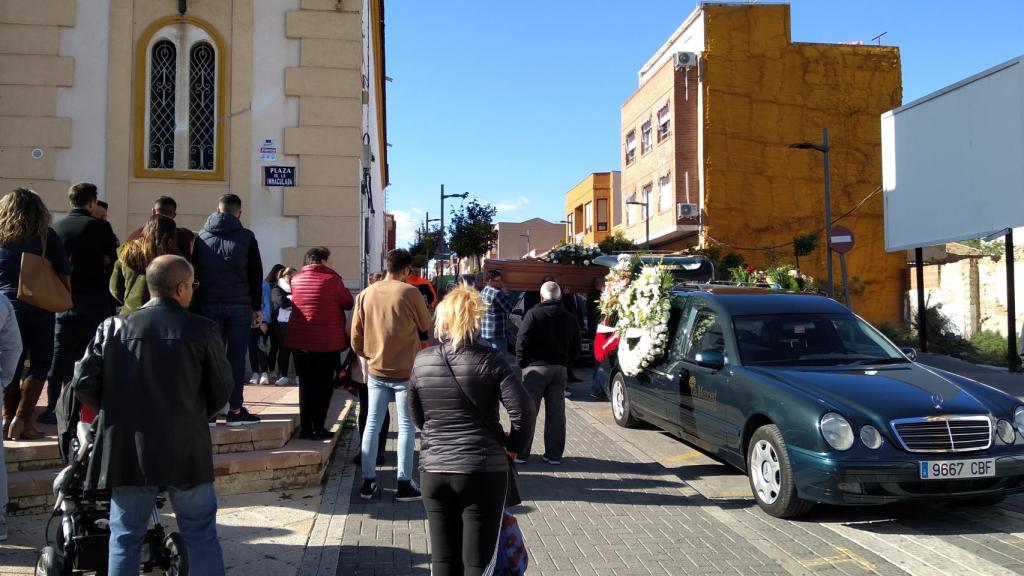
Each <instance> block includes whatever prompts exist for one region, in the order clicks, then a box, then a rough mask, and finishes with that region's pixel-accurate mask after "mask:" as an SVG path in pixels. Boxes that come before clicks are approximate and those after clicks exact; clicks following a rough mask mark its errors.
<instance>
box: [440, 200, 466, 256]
mask: <svg viewBox="0 0 1024 576" xmlns="http://www.w3.org/2000/svg"><path fill="white" fill-rule="evenodd" d="M468 197H469V192H463V193H462V194H445V193H444V184H441V220H440V221H441V242H442V243H444V244H445V245H447V242H445V237H444V199H445V198H462V199H463V200H465V199H466V198H468ZM440 249H441V247H440V246H438V250H440Z"/></svg>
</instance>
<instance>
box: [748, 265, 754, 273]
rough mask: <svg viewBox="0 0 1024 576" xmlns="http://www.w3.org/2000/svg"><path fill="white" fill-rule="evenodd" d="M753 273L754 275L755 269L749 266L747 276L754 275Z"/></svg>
mask: <svg viewBox="0 0 1024 576" xmlns="http://www.w3.org/2000/svg"><path fill="white" fill-rule="evenodd" d="M753 273H754V267H753V266H751V265H750V264H747V274H753Z"/></svg>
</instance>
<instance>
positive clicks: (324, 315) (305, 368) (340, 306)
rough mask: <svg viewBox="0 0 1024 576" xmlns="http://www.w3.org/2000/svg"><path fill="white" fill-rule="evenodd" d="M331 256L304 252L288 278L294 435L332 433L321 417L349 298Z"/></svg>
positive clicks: (342, 342)
mask: <svg viewBox="0 0 1024 576" xmlns="http://www.w3.org/2000/svg"><path fill="white" fill-rule="evenodd" d="M330 258H331V251H330V250H328V249H327V248H324V247H319V248H310V249H309V251H308V252H306V260H305V262H304V264H305V265H304V266H303V267H302V270H301V271H300V272H299V273H298V274H296V275H295V276H293V277H292V313H291V317H290V318H289V319H288V333H287V334H286V335H285V346H287V347H288V348H291V349H292V351H293V353H294V354H295V356H294V358H295V371H296V372H298V374H299V438H306V439H310V440H323V439H325V438H330V436H331V432H330V431H328V430H327V429H326V428H324V420H325V419H326V418H327V408H328V406H330V404H331V395H332V394H333V393H334V377H335V374H336V373H337V371H338V368H339V358H340V354H341V351H342V350H345V349H346V348H348V337H347V336H345V311H346V310H351V309H352V304H353V303H354V300H353V298H352V293H351V292H349V291H348V288H346V287H345V282H343V281H342V279H341V276H340V275H338V273H337V272H335V271H334V268H333V267H332V266H331V262H330Z"/></svg>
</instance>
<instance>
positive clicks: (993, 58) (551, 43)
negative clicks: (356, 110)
mask: <svg viewBox="0 0 1024 576" xmlns="http://www.w3.org/2000/svg"><path fill="white" fill-rule="evenodd" d="M791 4H792V11H791V12H792V33H793V40H794V41H804V42H849V41H856V40H861V41H864V42H865V43H868V42H869V41H870V40H871V38H872V37H874V36H876V35H878V34H880V33H882V32H887V34H886V35H885V36H884V37H883V39H882V43H883V44H887V45H894V46H899V48H900V52H901V56H902V63H903V98H904V102H905V103H906V102H910V101H911V100H913V99H916V98H918V97H920V96H923V95H925V94H928V93H929V92H932V91H934V90H937V89H939V88H941V87H943V86H946V85H948V84H951V83H953V82H956V81H958V80H960V79H963V78H965V77H967V76H970V75H972V74H975V73H977V72H980V71H982V70H984V69H986V68H988V67H991V66H993V65H995V64H998V63H1000V62H1003V61H1006V60H1009V59H1010V58H1013V57H1015V56H1018V55H1021V54H1022V53H1024V1H1020V0H989V1H986V0H978V1H976V2H972V3H967V2H962V1H960V2H954V1H949V0H885V1H883V0H827V1H826V0H794V1H793V2H791ZM386 7H387V12H386V18H387V20H386V26H387V75H388V76H390V77H391V78H393V81H392V82H391V83H389V85H388V141H389V142H390V143H391V145H392V148H391V149H390V151H389V154H388V160H389V163H390V169H391V181H392V185H391V187H390V188H389V189H388V209H389V210H391V211H393V212H395V213H396V219H397V221H398V236H399V245H403V246H404V245H406V244H407V243H408V242H409V240H410V239H411V235H412V229H413V228H415V227H416V226H418V225H419V223H420V222H422V220H423V218H424V212H430V217H431V218H436V217H437V216H438V214H439V212H440V204H439V202H440V200H439V190H440V186H441V184H442V183H443V184H445V191H446V192H447V193H449V194H451V193H461V192H469V193H470V195H471V196H475V197H477V198H479V199H480V200H481V201H485V202H489V203H491V204H493V205H495V206H497V207H498V209H499V212H498V219H499V220H502V221H505V220H511V221H518V220H524V219H527V218H532V217H537V216H539V217H542V218H547V219H549V220H553V221H558V220H560V219H562V218H563V217H564V214H563V211H564V198H565V192H566V191H567V190H568V189H569V188H571V187H572V186H573V185H574V184H576V183H577V182H579V181H580V180H582V179H583V178H584V177H585V176H586V175H587V174H589V173H590V172H598V171H604V170H618V169H619V145H618V132H619V107H620V105H621V104H622V102H623V101H624V100H625V99H626V98H627V97H628V96H629V95H630V94H631V93H632V92H633V91H634V90H635V89H636V87H637V79H636V78H637V77H636V73H637V70H638V69H639V68H640V66H641V65H643V63H644V62H646V61H647V59H648V58H649V57H650V56H651V55H652V54H653V53H654V51H655V50H656V49H657V48H658V47H659V46H661V45H662V43H664V42H665V40H666V39H667V38H668V36H669V35H670V34H671V33H672V32H673V31H674V30H675V29H676V28H677V27H678V26H679V25H680V24H681V23H682V22H683V20H685V18H686V17H687V16H688V15H689V14H690V12H692V11H693V9H694V7H695V3H694V2H691V1H686V2H680V1H668V0H633V1H625V0H618V1H612V0H546V1H540V0H527V1H522V2H491V1H486V0H444V1H442V2H423V1H421V0H395V1H390V2H387V4H386ZM458 202H459V200H448V201H447V203H446V212H447V213H448V214H449V215H450V213H451V210H450V208H451V207H452V206H453V204H454V205H456V206H457V203H458Z"/></svg>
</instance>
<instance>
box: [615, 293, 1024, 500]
mask: <svg viewBox="0 0 1024 576" xmlns="http://www.w3.org/2000/svg"><path fill="white" fill-rule="evenodd" d="M669 330H670V335H669V344H668V351H667V353H666V354H665V355H664V356H663V357H662V358H661V359H660V360H658V361H656V362H655V363H654V364H653V365H651V366H649V367H648V368H647V369H645V370H643V371H642V372H641V373H640V374H638V375H637V376H636V377H628V376H626V375H624V374H623V372H622V370H621V369H620V368H619V367H618V365H617V363H616V358H615V357H614V356H612V357H610V358H608V359H606V360H605V361H604V362H602V364H601V366H600V367H599V368H598V373H597V375H596V377H597V378H598V381H599V382H602V383H603V386H604V388H605V391H606V392H607V393H608V396H609V398H611V401H612V413H613V416H614V418H615V421H616V422H617V423H618V424H620V425H622V426H627V427H628V426H632V425H634V424H635V423H636V422H637V420H644V421H647V422H649V423H651V424H653V425H655V426H658V427H660V428H662V429H664V430H666V431H669V432H671V433H673V434H675V435H678V436H679V437H681V438H682V439H684V440H686V441H687V442H689V443H692V444H694V445H696V446H698V447H700V448H702V449H703V450H706V451H708V452H710V453H712V454H714V455H716V456H718V457H719V458H721V459H722V460H724V461H726V462H728V463H729V464H732V465H733V466H736V467H737V468H739V469H740V470H745V471H746V473H747V476H748V479H749V481H750V486H751V489H752V491H753V493H754V496H755V498H756V500H757V503H758V504H759V505H760V506H761V508H762V509H764V510H765V511H766V512H767V513H769V514H771V515H773V516H777V517H780V518H786V517H793V516H798V515H800V514H803V513H805V512H807V511H808V510H809V509H810V507H811V506H812V505H813V504H814V503H817V502H821V503H828V504H846V505H856V504H884V503H889V502H895V501H900V500H913V499H921V500H935V499H961V500H971V501H973V502H974V503H978V504H990V503H994V502H997V501H999V500H1001V499H1002V498H1003V497H1004V496H1006V495H1009V494H1012V493H1015V492H1020V491H1022V490H1024V485H1022V479H1024V402H1022V401H1021V400H1020V399H1018V398H1015V397H1013V396H1010V395H1008V394H1006V393H1003V392H1001V391H999V390H997V389H995V388H992V387H989V386H986V385H984V384H980V383H978V382H975V381H973V380H969V379H967V378H963V377H960V376H957V375H955V374H951V373H948V372H943V371H941V370H936V369H933V368H929V367H926V366H923V365H920V364H917V363H915V362H914V361H913V351H912V350H900V349H899V348H897V347H896V346H895V345H893V344H892V343H891V342H890V341H889V340H888V339H886V338H885V336H883V335H882V334H881V333H880V332H878V331H877V330H875V329H874V328H873V327H872V326H871V325H870V324H868V323H867V322H865V321H864V320H862V319H861V318H859V317H858V316H856V315H854V314H853V313H851V312H850V311H849V310H847V309H846V308H845V307H843V306H842V305H841V304H839V303H838V302H836V301H834V300H831V299H829V298H827V297H824V296H816V295H805V294H794V293H784V292H773V291H770V290H759V289H751V288H740V287H726V286H703V287H691V288H687V289H685V290H676V291H674V292H673V297H672V309H671V317H670V320H669Z"/></svg>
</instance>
